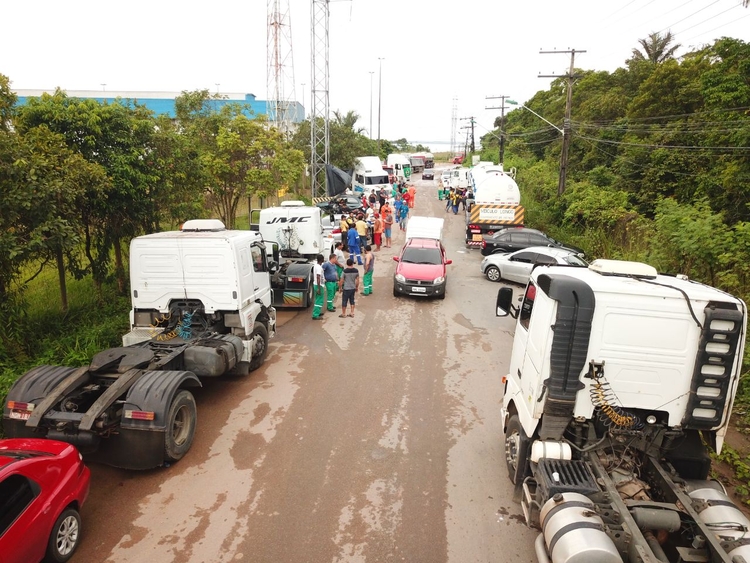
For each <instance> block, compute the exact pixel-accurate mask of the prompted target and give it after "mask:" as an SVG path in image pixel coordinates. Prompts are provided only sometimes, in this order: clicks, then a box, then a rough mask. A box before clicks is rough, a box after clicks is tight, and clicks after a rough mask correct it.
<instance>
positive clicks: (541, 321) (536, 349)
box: [510, 280, 554, 436]
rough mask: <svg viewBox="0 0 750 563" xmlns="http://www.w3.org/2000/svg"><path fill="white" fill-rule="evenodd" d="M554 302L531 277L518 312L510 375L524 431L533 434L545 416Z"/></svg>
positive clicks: (529, 434)
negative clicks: (543, 395)
mask: <svg viewBox="0 0 750 563" xmlns="http://www.w3.org/2000/svg"><path fill="white" fill-rule="evenodd" d="M553 309H554V302H553V300H552V299H550V298H549V297H548V296H547V295H545V294H544V293H543V292H542V291H540V290H539V289H538V288H537V287H536V285H535V284H534V282H533V280H532V281H529V284H528V285H527V287H526V291H525V292H524V298H523V301H522V303H521V308H520V311H519V314H518V324H517V326H516V334H515V337H514V339H513V353H512V355H511V363H510V377H511V378H512V379H513V381H514V383H515V387H516V397H515V399H516V401H515V402H516V408H517V409H518V416H519V419H520V422H521V425H522V426H523V428H524V431H525V432H526V434H527V435H528V436H531V435H532V434H533V432H534V429H535V428H536V426H537V424H538V422H539V417H540V416H541V412H542V407H543V406H544V403H543V402H541V401H539V399H540V397H541V396H542V395H541V393H542V390H543V380H544V370H545V367H546V368H547V369H548V358H547V356H548V354H547V346H548V340H549V333H550V332H551V329H550V326H551V324H552V322H551V319H552V313H553Z"/></svg>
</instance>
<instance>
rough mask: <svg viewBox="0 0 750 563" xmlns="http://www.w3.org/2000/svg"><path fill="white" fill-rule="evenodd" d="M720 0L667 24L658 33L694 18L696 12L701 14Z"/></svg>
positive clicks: (719, 0)
mask: <svg viewBox="0 0 750 563" xmlns="http://www.w3.org/2000/svg"><path fill="white" fill-rule="evenodd" d="M719 2H721V0H714V2H711V3H710V4H709V5H708V6H704V7H703V8H701V9H700V10H697V11H695V12H693V13H692V14H690V15H689V16H686V17H684V18H682V19H681V20H679V21H676V22H675V23H673V24H672V25H668V26H667V27H665V28H664V29H660V30H659V31H657V32H656V33H661V32H662V31H666V30H668V29H671V28H672V27H674V26H675V25H677V24H678V23H682V22H684V21H685V20H689V19H690V18H692V17H693V16H694V15H695V14H699V13H700V12H702V11H703V10H705V9H707V8H710V7H711V6H713V5H714V4H718V3H719Z"/></svg>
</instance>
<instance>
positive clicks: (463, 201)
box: [460, 188, 467, 211]
mask: <svg viewBox="0 0 750 563" xmlns="http://www.w3.org/2000/svg"><path fill="white" fill-rule="evenodd" d="M466 192H467V189H466V188H461V193H460V196H461V199H460V202H461V210H462V211H466Z"/></svg>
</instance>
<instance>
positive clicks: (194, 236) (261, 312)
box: [122, 219, 276, 362]
mask: <svg viewBox="0 0 750 563" xmlns="http://www.w3.org/2000/svg"><path fill="white" fill-rule="evenodd" d="M130 287H131V299H132V309H131V311H130V327H131V330H130V332H128V333H127V334H125V335H124V336H123V338H122V340H123V345H124V346H129V345H132V344H137V343H139V342H144V341H147V340H150V339H151V338H153V337H154V336H156V335H157V334H158V333H160V332H161V331H162V329H160V328H158V325H159V324H160V321H162V320H166V319H167V318H168V317H170V316H171V315H174V313H175V312H176V311H179V312H180V313H181V314H183V315H184V314H185V313H188V314H189V315H190V316H193V315H194V314H195V313H196V312H198V311H200V313H201V316H203V317H205V318H206V319H207V322H209V323H213V324H214V326H215V331H216V332H225V333H227V334H234V335H237V336H239V337H240V338H242V339H243V341H244V344H245V349H244V353H243V358H242V359H243V360H244V361H248V362H251V360H252V359H253V340H254V339H255V337H256V336H257V334H258V331H259V330H260V332H265V333H267V335H265V340H266V341H267V339H268V338H269V337H271V336H273V334H274V333H275V330H276V309H274V308H273V307H272V306H271V303H272V294H271V284H270V278H269V271H268V260H267V257H266V245H265V244H264V242H263V238H262V237H261V236H260V235H259V234H258V233H255V232H252V231H230V230H227V229H226V228H225V227H224V224H223V223H222V222H221V221H218V220H215V219H198V220H191V221H186V222H185V223H184V224H183V225H182V228H181V229H180V230H179V231H168V232H163V233H155V234H150V235H144V236H140V237H136V238H134V239H133V240H132V241H131V243H130ZM258 324H261V325H263V327H264V330H263V329H259V328H258ZM256 344H260V343H256ZM263 354H265V347H264V349H263Z"/></svg>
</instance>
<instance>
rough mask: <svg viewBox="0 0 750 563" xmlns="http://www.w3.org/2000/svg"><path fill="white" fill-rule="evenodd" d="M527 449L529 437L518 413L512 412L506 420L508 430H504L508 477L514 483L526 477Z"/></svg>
mask: <svg viewBox="0 0 750 563" xmlns="http://www.w3.org/2000/svg"><path fill="white" fill-rule="evenodd" d="M528 450H529V438H528V436H526V433H525V432H524V431H523V428H522V427H521V421H520V420H518V415H517V414H514V415H513V416H511V417H510V420H508V430H507V431H506V432H505V463H506V465H507V466H508V478H509V479H510V482H511V483H513V484H514V485H519V484H520V483H521V482H522V481H523V480H524V478H525V477H526V469H527V467H528V464H529V462H528V459H527V454H528Z"/></svg>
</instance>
